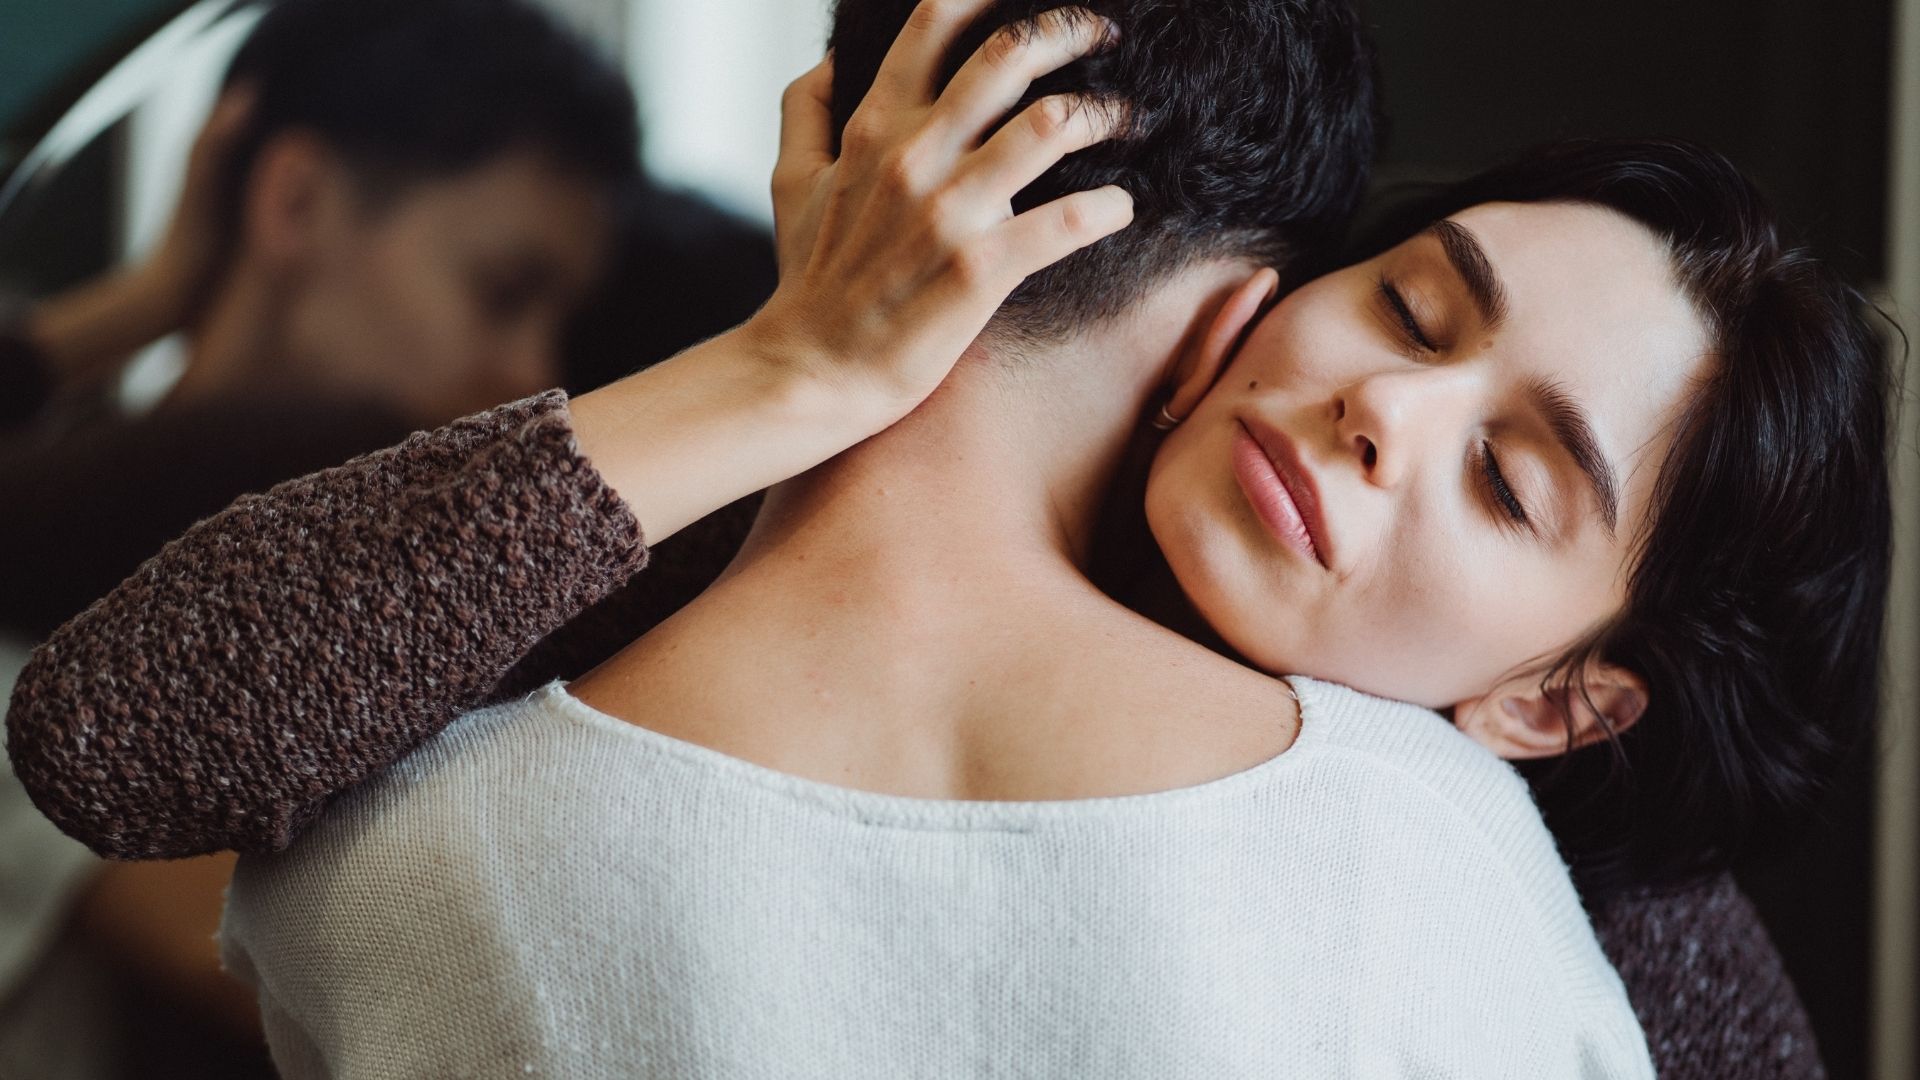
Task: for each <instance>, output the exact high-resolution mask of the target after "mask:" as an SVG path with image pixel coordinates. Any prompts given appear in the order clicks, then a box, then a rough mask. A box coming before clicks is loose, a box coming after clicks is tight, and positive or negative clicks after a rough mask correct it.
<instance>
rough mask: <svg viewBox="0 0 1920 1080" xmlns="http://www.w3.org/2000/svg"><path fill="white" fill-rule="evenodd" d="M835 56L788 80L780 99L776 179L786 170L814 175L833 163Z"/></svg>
mask: <svg viewBox="0 0 1920 1080" xmlns="http://www.w3.org/2000/svg"><path fill="white" fill-rule="evenodd" d="M832 102H833V57H832V56H831V55H828V56H826V57H824V58H823V59H822V60H821V61H820V62H819V63H818V64H815V65H814V66H813V67H812V68H811V69H810V70H808V71H807V73H806V74H804V75H802V76H800V77H799V78H797V79H795V80H794V81H793V82H792V83H790V84H788V86H787V92H786V93H785V94H784V95H783V96H782V97H781V99H780V158H779V162H778V164H776V165H775V166H774V170H773V171H774V176H775V182H776V183H777V182H778V179H779V177H780V176H781V175H782V174H783V173H798V174H799V175H802V176H811V175H813V174H814V173H816V172H818V171H819V170H820V169H822V168H824V167H825V166H828V165H831V164H833V105H832Z"/></svg>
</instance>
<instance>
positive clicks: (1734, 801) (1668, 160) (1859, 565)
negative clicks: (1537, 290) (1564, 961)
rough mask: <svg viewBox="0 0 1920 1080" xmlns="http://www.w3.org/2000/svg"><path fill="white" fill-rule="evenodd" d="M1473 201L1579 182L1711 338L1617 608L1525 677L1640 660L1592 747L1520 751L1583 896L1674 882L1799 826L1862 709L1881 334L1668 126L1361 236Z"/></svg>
mask: <svg viewBox="0 0 1920 1080" xmlns="http://www.w3.org/2000/svg"><path fill="white" fill-rule="evenodd" d="M1487 202H1579V203H1587V204H1592V205H1597V206H1602V207H1606V208H1609V209H1612V210H1615V211H1617V212H1619V213H1621V214H1624V215H1626V216H1627V217H1629V218H1631V219H1633V220H1634V221H1637V222H1639V223H1640V224H1641V225H1644V226H1645V227H1647V228H1648V229H1650V230H1652V231H1653V232H1654V233H1655V234H1656V235H1658V236H1659V237H1660V238H1661V239H1662V240H1663V241H1664V242H1665V244H1666V245H1667V249H1668V252H1669V253H1670V256H1671V259H1672V266H1673V272H1674V277H1675V280H1676V282H1677V283H1678V284H1679V286H1680V288H1681V289H1683V290H1684V291H1685V292H1686V294H1687V296H1688V297H1689V298H1690V299H1691V300H1692V302H1693V304H1694V306H1695V308H1696V309H1697V310H1698V311H1699V312H1700V314H1701V316H1702V317H1703V318H1704V319H1705V321H1706V325H1707V329H1708V333H1709V335H1710V340H1711V342H1712V346H1711V347H1712V355H1713V359H1714V361H1715V363H1714V366H1713V370H1712V372H1711V374H1710V375H1709V376H1708V377H1707V379H1706V380H1705V382H1704V385H1702V386H1701V387H1700V388H1699V389H1698V390H1697V391H1696V393H1695V396H1694V398H1693V400H1692V401H1691V402H1690V403H1688V405H1687V407H1686V409H1685V410H1684V413H1683V415H1682V418H1681V419H1680V421H1679V424H1678V426H1677V428H1676V430H1675V439H1674V442H1673V444H1672V447H1671V448H1670V449H1669V451H1668V453H1667V455H1666V459H1665V460H1664V462H1663V463H1662V465H1661V472H1660V478H1659V481H1658V484H1657V486H1656V488H1655V493H1654V499H1653V508H1652V516H1651V518H1650V521H1649V524H1648V527H1647V529H1646V531H1645V532H1644V533H1643V534H1642V535H1641V536H1640V537H1639V538H1638V539H1637V550H1636V552H1635V555H1634V559H1635V561H1634V566H1633V569H1632V575H1631V578H1630V583H1629V587H1628V598H1627V603H1626V607H1625V610H1624V611H1622V612H1621V613H1620V615H1619V616H1618V617H1617V618H1615V619H1614V620H1612V622H1611V623H1610V624H1609V625H1607V626H1605V627H1604V628H1602V629H1601V630H1599V631H1598V632H1597V633H1596V634H1594V635H1593V636H1592V637H1591V638H1590V639H1588V640H1586V641H1583V642H1581V643H1580V644H1579V645H1578V646H1576V647H1575V648H1573V649H1571V650H1570V651H1568V652H1567V653H1566V654H1565V655H1563V656H1561V657H1559V658H1558V660H1557V661H1556V662H1555V663H1554V664H1553V665H1552V666H1551V667H1550V668H1549V669H1548V670H1547V671H1546V672H1545V673H1544V676H1543V686H1552V685H1554V684H1555V683H1558V689H1559V690H1560V692H1562V693H1568V692H1571V690H1570V683H1569V681H1570V680H1571V679H1572V678H1573V677H1574V676H1575V675H1576V674H1577V673H1578V672H1579V671H1580V670H1581V668H1582V667H1583V666H1584V665H1585V663H1586V662H1587V661H1589V660H1591V659H1596V658H1597V659H1603V660H1605V661H1608V662H1610V663H1614V664H1618V665H1620V666H1622V667H1625V668H1626V669H1628V670H1630V671H1633V672H1635V673H1636V674H1638V675H1639V676H1640V677H1641V678H1643V679H1645V680H1646V682H1647V684H1648V699H1649V700H1648V706H1647V710H1646V713H1645V715H1643V716H1642V717H1641V719H1640V721H1639V722H1638V723H1637V724H1635V725H1634V726H1633V727H1632V728H1631V729H1629V730H1627V731H1625V732H1623V733H1620V734H1619V735H1618V736H1617V737H1615V738H1612V739H1609V740H1608V741H1607V742H1606V744H1605V745H1604V747H1594V748H1589V749H1585V750H1581V751H1577V752H1575V753H1572V754H1570V755H1568V756H1567V757H1565V758H1563V759H1560V760H1558V761H1555V762H1530V763H1527V764H1526V765H1525V766H1524V767H1523V770H1522V771H1523V772H1524V773H1526V774H1527V776H1528V779H1529V780H1530V781H1531V782H1532V784H1533V785H1534V790H1535V796H1536V798H1537V799H1538V800H1539V802H1540V805H1541V808H1542V810H1543V812H1544V813H1545V815H1546V818H1547V821H1548V824H1549V825H1551V826H1552V827H1553V829H1554V832H1555V834H1556V836H1557V837H1558V839H1559V841H1560V844H1561V847H1562V850H1563V852H1565V854H1566V855H1567V856H1568V859H1569V861H1570V863H1571V864H1572V866H1573V869H1574V872H1575V876H1576V878H1577V879H1578V880H1579V881H1580V884H1581V887H1582V889H1583V891H1584V892H1586V893H1587V894H1588V896H1589V898H1590V899H1591V898H1593V897H1594V896H1599V895H1605V894H1607V893H1609V892H1612V891H1613V890H1615V889H1618V888H1622V887H1625V886H1629V885H1660V884H1674V883H1678V882H1680V881H1683V880H1686V879H1688V878H1692V877H1696V876H1698V875H1700V874H1703V873H1706V872H1709V871H1712V870H1716V869H1719V868H1722V867H1724V866H1725V865H1726V864H1728V863H1729V862H1731V861H1733V860H1734V859H1735V858H1736V857H1738V856H1739V855H1741V854H1743V853H1745V852H1746V851H1747V850H1748V848H1749V846H1750V844H1751V843H1752V841H1753V840H1754V839H1756V838H1760V837H1766V836H1774V835H1777V834H1779V833H1781V832H1782V831H1791V830H1792V829H1793V828H1794V827H1795V826H1797V825H1800V824H1802V823H1803V822H1804V819H1805V818H1806V817H1807V816H1808V812H1809V810H1810V809H1811V808H1812V807H1813V806H1814V805H1815V804H1816V802H1817V800H1818V799H1819V798H1820V797H1821V796H1823V795H1824V794H1825V793H1826V791H1827V789H1828V788H1829V787H1830V786H1831V784H1832V782H1833V780H1834V779H1835V778H1836V775H1837V773H1838V772H1839V771H1840V766H1841V765H1842V764H1843V763H1844V762H1845V761H1846V760H1847V758H1848V756H1849V755H1850V754H1851V753H1853V752H1855V751H1856V750H1857V749H1859V748H1860V747H1862V746H1863V745H1865V743H1866V742H1867V738H1866V737H1867V735H1868V734H1869V733H1870V732H1871V731H1872V730H1873V718H1874V712H1875V709H1876V707H1877V705H1878V699H1879V693H1878V687H1879V672H1880V643H1881V633H1882V630H1881V628H1882V623H1883V622H1884V620H1885V616H1886V603H1887V601H1886V595H1887V584H1888V573H1889V560H1890V545H1891V532H1892V508H1891V495H1890V491H1889V481H1888V459H1887V454H1888V444H1887V437H1888V427H1889V417H1888V408H1889V401H1890V398H1891V388H1892V378H1891V373H1890V371H1889V367H1888V364H1887V352H1886V342H1885V340H1884V339H1883V338H1882V336H1881V335H1880V334H1879V333H1878V332H1876V329H1875V327H1874V325H1873V323H1872V322H1871V320H1870V318H1869V312H1870V311H1871V305H1869V304H1868V302H1867V301H1866V300H1865V299H1864V298H1863V297H1862V296H1861V295H1860V294H1859V293H1858V292H1857V291H1855V290H1854V289H1852V288H1850V287H1849V286H1847V285H1846V284H1845V283H1843V282H1842V281H1841V280H1840V279H1839V278H1838V277H1837V276H1836V275H1835V274H1834V272H1833V271H1832V270H1830V269H1829V268H1828V267H1826V266H1825V265H1823V264H1822V263H1821V262H1820V261H1819V260H1817V259H1815V258H1814V257H1813V256H1812V255H1811V254H1809V253H1808V252H1807V251H1806V250H1804V249H1802V248H1799V247H1795V246H1793V245H1791V244H1790V243H1788V242H1787V241H1786V240H1785V239H1783V237H1782V235H1781V226H1780V225H1779V223H1778V222H1777V220H1776V218H1775V217H1774V214H1773V212H1772V210H1771V209H1770V208H1769V206H1768V204H1767V201H1766V199H1765V198H1764V197H1763V196H1762V194H1761V192H1760V191H1759V189H1758V188H1756V187H1755V186H1754V184H1753V183H1752V182H1751V181H1749V180H1748V179H1747V178H1746V177H1745V176H1743V175H1742V174H1741V173H1740V171H1739V170H1738V169H1736V168H1735V167H1734V166H1733V164H1732V163H1731V162H1729V161H1728V160H1727V159H1726V158H1724V157H1722V156H1720V155H1719V154H1717V153H1714V152H1713V151H1711V150H1707V149H1704V148H1702V147H1699V146H1694V145H1691V144H1688V143H1684V142H1678V141H1671V140H1588V141H1576V142H1567V143H1561V144H1556V145H1553V146H1549V147H1545V148H1541V149H1538V150H1534V151H1532V152H1530V153H1527V154H1525V155H1522V156H1521V157H1519V158H1517V159H1515V160H1513V161H1512V162H1510V163H1508V164H1505V165H1501V166H1498V167H1496V168H1493V169H1491V170H1488V171H1487V172H1484V173H1481V174H1480V175H1478V176H1475V177H1473V178H1471V179H1468V180H1466V181H1463V182H1461V183H1458V184H1454V185H1451V186H1449V187H1446V188H1444V189H1442V190H1440V191H1438V192H1437V193H1434V194H1432V195H1430V196H1428V197H1425V198H1423V199H1420V200H1418V201H1416V202H1414V203H1412V204H1411V205H1409V206H1406V207H1403V208H1402V209H1401V210H1399V211H1398V212H1397V213H1393V214H1390V215H1388V216H1387V218H1386V219H1385V222H1384V224H1383V225H1382V226H1381V231H1380V235H1379V236H1378V237H1377V238H1376V240H1375V241H1374V242H1373V243H1371V244H1369V245H1368V246H1369V248H1371V249H1376V250H1383V249H1384V248H1386V247H1388V246H1391V244H1392V243H1395V242H1397V241H1398V240H1399V239H1404V238H1405V237H1406V236H1410V235H1412V234H1413V233H1414V232H1416V231H1418V230H1419V229H1420V228H1423V227H1424V226H1425V225H1426V224H1430V223H1431V222H1434V221H1437V220H1439V219H1441V218H1444V217H1446V216H1447V215H1449V214H1452V213H1455V212H1457V211H1459V210H1463V209H1465V208H1467V207H1469V206H1474V205H1478V204H1480V203H1487ZM1562 700H1566V699H1565V698H1562ZM1569 719H1570V718H1569ZM1609 748H1610V749H1609Z"/></svg>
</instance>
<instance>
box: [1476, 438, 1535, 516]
mask: <svg viewBox="0 0 1920 1080" xmlns="http://www.w3.org/2000/svg"><path fill="white" fill-rule="evenodd" d="M1480 473H1481V478H1482V479H1483V480H1484V481H1485V483H1486V488H1487V493H1488V494H1489V495H1491V496H1492V497H1493V501H1494V503H1495V504H1497V505H1498V506H1499V507H1500V509H1502V510H1504V511H1505V512H1506V515H1507V517H1509V518H1511V519H1513V522H1514V523H1515V524H1517V525H1527V526H1528V527H1531V523H1530V522H1529V521H1528V519H1527V508H1526V507H1524V506H1522V505H1520V499H1519V497H1518V496H1516V495H1515V494H1514V493H1513V488H1512V487H1511V486H1510V485H1508V483H1507V477H1506V474H1504V473H1502V472H1501V471H1500V460H1499V459H1498V458H1496V457H1494V456H1493V444H1492V443H1490V442H1488V441H1487V440H1485V439H1482V440H1480Z"/></svg>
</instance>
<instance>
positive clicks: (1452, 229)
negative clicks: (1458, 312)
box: [1427, 218, 1507, 330]
mask: <svg viewBox="0 0 1920 1080" xmlns="http://www.w3.org/2000/svg"><path fill="white" fill-rule="evenodd" d="M1427 231H1428V232H1430V233H1432V234H1433V235H1434V236H1435V237H1437V238H1439V240H1440V246H1441V248H1442V249H1444V250H1445V251H1446V253H1447V261H1448V262H1450V263H1452V264H1453V269H1454V271H1455V272H1456V273H1458V274H1459V275H1460V280H1461V281H1463V282H1465V283H1466V285H1467V292H1468V293H1469V294H1471V295H1472V296H1473V302H1474V304H1475V305H1476V306H1477V307H1479V309H1480V319H1481V321H1482V322H1484V323H1486V325H1487V329H1488V330H1494V329H1497V328H1498V327H1499V325H1500V323H1501V322H1502V321H1503V320H1505V319H1506V317H1507V287H1506V286H1505V285H1502V284H1501V283H1500V275H1499V274H1496V273H1494V272H1493V263H1491V262H1489V261H1488V260H1487V251H1486V249H1485V248H1483V247H1481V246H1480V241H1479V240H1477V239H1475V238H1474V235H1473V233H1471V232H1469V231H1468V230H1467V228H1466V226H1464V225H1461V224H1460V223H1458V222H1455V221H1449V220H1448V219H1446V218H1441V219H1440V220H1439V221H1436V222H1434V223H1433V224H1432V225H1429V226H1428V227H1427Z"/></svg>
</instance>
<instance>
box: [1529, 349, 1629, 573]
mask: <svg viewBox="0 0 1920 1080" xmlns="http://www.w3.org/2000/svg"><path fill="white" fill-rule="evenodd" d="M1526 395H1527V401H1528V402H1529V403H1530V404H1531V405H1532V406H1533V407H1534V408H1535V409H1537V410H1538V411H1539V413H1540V415H1541V417H1542V418H1543V419H1545V420H1546V422H1547V427H1548V428H1549V429H1551V430H1552V431H1553V439H1554V441H1555V442H1557V443H1559V444H1560V447H1561V449H1563V450H1565V451H1566V452H1567V456H1568V457H1571V458H1572V459H1573V464H1574V466H1575V467H1576V468H1578V469H1579V470H1580V473H1581V475H1583V476H1585V477H1586V478H1587V483H1588V484H1590V485H1592V487H1593V497H1594V499H1595V500H1596V501H1597V502H1599V504H1600V521H1601V522H1602V523H1603V524H1604V525H1606V527H1607V535H1608V536H1612V535H1613V534H1614V529H1615V527H1616V525H1617V524H1618V522H1619V517H1620V495H1619V484H1618V482H1616V481H1615V480H1614V473H1613V466H1612V465H1609V464H1608V463H1607V456H1606V455H1605V454H1603V453H1601V452H1600V440H1599V439H1597V438H1595V437H1594V434H1593V425H1592V424H1590V423H1588V422H1587V414H1586V411H1585V410H1584V409H1582V408H1580V403H1579V402H1577V401H1575V400H1573V398H1572V397H1571V396H1569V395H1568V394H1567V392H1566V391H1565V390H1564V389H1562V388H1561V387H1560V386H1559V385H1558V384H1555V383H1552V382H1548V381H1547V380H1545V379H1528V380H1527V384H1526Z"/></svg>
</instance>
